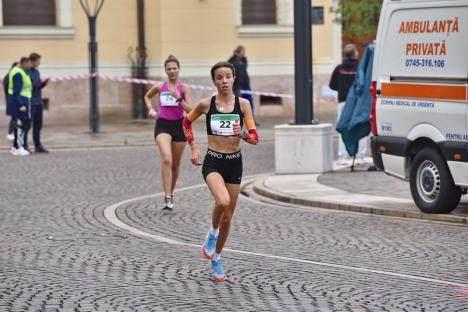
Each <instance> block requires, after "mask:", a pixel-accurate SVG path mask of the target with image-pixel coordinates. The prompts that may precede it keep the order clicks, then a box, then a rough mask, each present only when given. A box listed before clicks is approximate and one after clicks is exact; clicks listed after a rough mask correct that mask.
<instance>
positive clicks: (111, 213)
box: [104, 176, 468, 288]
mask: <svg viewBox="0 0 468 312" xmlns="http://www.w3.org/2000/svg"><path fill="white" fill-rule="evenodd" d="M254 177H255V176H250V177H245V178H244V179H246V180H247V179H249V178H254ZM201 187H206V184H205V183H203V184H196V185H192V186H187V187H182V188H179V189H177V190H175V191H174V192H183V191H188V190H193V189H197V188H201ZM163 195H164V193H163V192H161V193H157V194H152V195H144V196H140V197H135V198H130V199H126V200H123V201H121V202H118V203H115V204H113V205H111V206H109V207H106V208H105V209H104V217H105V218H106V219H107V220H108V221H109V222H110V223H112V224H114V225H115V226H117V227H119V228H122V229H124V230H127V231H129V232H130V233H131V234H133V235H135V236H139V237H143V238H149V239H152V240H156V241H159V242H163V243H167V244H171V245H178V246H187V247H194V248H198V249H199V248H201V247H202V245H198V244H192V243H184V242H180V241H177V240H174V239H171V238H168V237H165V236H161V235H155V234H151V233H147V232H144V231H142V230H139V229H137V228H134V227H132V226H130V225H128V224H126V223H124V222H123V221H122V220H120V219H119V218H118V217H117V214H116V210H117V208H119V207H120V206H122V205H125V204H128V203H131V202H135V201H139V200H144V199H148V198H153V197H158V196H163ZM262 204H263V205H270V206H272V205H271V204H267V203H262ZM284 208H286V209H288V207H284ZM223 252H230V253H236V254H242V255H248V256H255V257H260V258H269V259H276V260H281V261H285V262H296V263H304V264H312V265H316V266H321V267H329V268H335V269H344V270H349V271H356V272H361V273H371V274H378V275H386V276H391V277H396V278H402V279H409V280H416V281H421V282H429V283H434V284H441V285H450V286H457V287H463V288H468V284H463V283H457V282H451V281H444V280H439V279H434V278H427V277H422V276H416V275H409V274H404V273H396V272H388V271H381V270H374V269H368V268H360V267H354V266H348V265H341V264H335V263H327V262H320V261H312V260H306V259H299V258H292V257H283V256H276V255H272V254H264V253H258V252H251V251H244V250H236V249H230V248H224V249H223Z"/></svg>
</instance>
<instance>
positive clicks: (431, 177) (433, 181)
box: [410, 148, 462, 213]
mask: <svg viewBox="0 0 468 312" xmlns="http://www.w3.org/2000/svg"><path fill="white" fill-rule="evenodd" d="M410 187H411V195H412V196H413V199H414V202H415V203H416V205H417V206H418V208H419V209H420V210H421V211H422V212H426V213H449V212H450V211H452V210H453V209H455V208H456V207H457V205H458V203H459V202H460V197H461V193H462V190H461V189H460V188H459V187H458V186H456V185H455V184H454V183H453V178H452V175H451V174H450V171H449V168H448V166H447V163H446V161H445V159H444V158H443V157H442V155H440V153H439V152H438V151H437V150H436V149H434V148H424V149H422V150H421V151H419V152H418V153H417V154H416V157H414V160H413V163H412V164H411V168H410Z"/></svg>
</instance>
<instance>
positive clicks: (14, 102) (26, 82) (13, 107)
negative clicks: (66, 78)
mask: <svg viewBox="0 0 468 312" xmlns="http://www.w3.org/2000/svg"><path fill="white" fill-rule="evenodd" d="M30 67H31V62H30V61H29V58H27V57H22V58H21V60H20V63H19V66H16V67H13V68H12V69H11V70H10V73H9V75H8V104H7V110H8V113H9V114H10V116H11V117H12V118H13V122H14V135H15V139H14V141H13V147H12V148H11V151H10V152H11V153H12V154H13V155H15V156H27V155H29V152H28V151H27V150H26V149H25V148H24V138H25V136H24V134H25V129H27V128H29V125H30V123H31V97H32V82H31V78H30V77H29V74H28V71H29V69H30Z"/></svg>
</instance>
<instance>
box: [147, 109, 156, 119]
mask: <svg viewBox="0 0 468 312" xmlns="http://www.w3.org/2000/svg"><path fill="white" fill-rule="evenodd" d="M157 115H158V113H156V111H155V110H154V108H152V107H151V108H150V109H149V110H148V116H149V117H150V118H154V119H156V116H157Z"/></svg>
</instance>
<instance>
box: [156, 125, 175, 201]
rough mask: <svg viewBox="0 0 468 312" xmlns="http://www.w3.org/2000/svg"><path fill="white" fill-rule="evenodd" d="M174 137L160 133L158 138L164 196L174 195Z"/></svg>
mask: <svg viewBox="0 0 468 312" xmlns="http://www.w3.org/2000/svg"><path fill="white" fill-rule="evenodd" d="M171 142H172V137H171V136H170V135H169V134H167V133H159V134H158V135H157V136H156V145H157V146H158V148H159V154H160V156H161V179H162V182H163V188H164V194H165V195H166V196H171V194H172V150H171Z"/></svg>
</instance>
